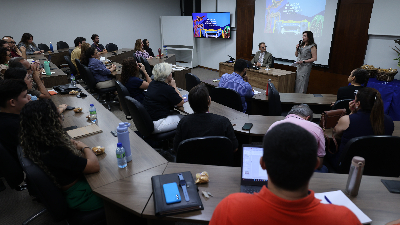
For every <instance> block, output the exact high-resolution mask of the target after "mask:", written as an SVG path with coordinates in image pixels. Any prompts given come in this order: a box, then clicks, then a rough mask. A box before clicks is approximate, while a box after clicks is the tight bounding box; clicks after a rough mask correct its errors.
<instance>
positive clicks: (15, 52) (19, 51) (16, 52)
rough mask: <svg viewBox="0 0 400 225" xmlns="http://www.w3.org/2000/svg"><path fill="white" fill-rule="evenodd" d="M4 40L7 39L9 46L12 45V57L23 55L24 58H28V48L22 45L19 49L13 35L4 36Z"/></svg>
mask: <svg viewBox="0 0 400 225" xmlns="http://www.w3.org/2000/svg"><path fill="white" fill-rule="evenodd" d="M3 40H4V41H7V43H8V46H9V47H10V53H11V58H14V57H23V58H24V59H26V48H25V47H23V46H22V47H21V48H20V49H18V47H17V45H15V41H14V39H13V37H11V36H4V37H3Z"/></svg>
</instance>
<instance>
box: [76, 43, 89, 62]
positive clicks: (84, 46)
mask: <svg viewBox="0 0 400 225" xmlns="http://www.w3.org/2000/svg"><path fill="white" fill-rule="evenodd" d="M90 47H91V46H90V44H89V43H83V44H82V46H81V56H80V57H79V60H80V61H81V63H82V60H83V58H85V52H86V50H88V49H89V48H90Z"/></svg>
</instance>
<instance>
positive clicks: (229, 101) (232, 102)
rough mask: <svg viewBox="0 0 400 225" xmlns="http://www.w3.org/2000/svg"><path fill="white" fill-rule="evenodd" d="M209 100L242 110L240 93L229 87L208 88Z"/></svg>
mask: <svg viewBox="0 0 400 225" xmlns="http://www.w3.org/2000/svg"><path fill="white" fill-rule="evenodd" d="M210 96H211V100H213V101H214V102H217V103H219V104H221V105H224V106H227V107H230V108H232V109H235V110H237V111H240V112H243V106H242V99H241V98H240V95H239V94H238V93H237V92H236V91H234V90H232V89H229V88H221V87H216V88H213V89H211V90H210Z"/></svg>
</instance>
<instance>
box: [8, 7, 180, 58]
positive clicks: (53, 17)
mask: <svg viewBox="0 0 400 225" xmlns="http://www.w3.org/2000/svg"><path fill="white" fill-rule="evenodd" d="M179 2H180V0H168V1H164V0H134V1H133V0H113V1H109V0H41V1H31V0H30V1H28V0H18V4H16V1H2V4H1V7H0V18H1V20H2V21H3V22H2V23H0V36H1V37H3V36H4V35H11V36H13V37H14V40H15V41H16V42H19V41H20V39H21V36H22V34H23V33H26V32H27V33H31V34H32V35H33V37H34V38H33V41H34V42H35V43H36V44H39V43H45V44H47V45H48V44H49V42H50V41H51V42H52V43H53V44H55V43H57V41H65V42H67V43H68V44H69V45H70V46H74V43H73V41H74V39H75V38H76V37H77V36H83V37H85V38H86V41H87V42H89V43H92V40H91V39H90V37H91V35H92V34H93V33H96V34H98V35H99V36H100V43H101V44H103V45H104V46H105V45H106V44H107V43H110V42H112V43H114V44H117V45H118V47H119V48H134V44H135V40H136V39H139V38H140V39H144V38H147V39H148V40H149V41H150V47H151V48H152V49H153V51H154V52H156V51H157V49H158V48H160V47H161V34H160V16H180V6H179ZM1 37H0V38H1Z"/></svg>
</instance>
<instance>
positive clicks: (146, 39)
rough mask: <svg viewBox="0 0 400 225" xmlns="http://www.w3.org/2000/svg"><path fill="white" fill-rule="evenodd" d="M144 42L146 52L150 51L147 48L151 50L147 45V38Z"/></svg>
mask: <svg viewBox="0 0 400 225" xmlns="http://www.w3.org/2000/svg"><path fill="white" fill-rule="evenodd" d="M142 43H143V49H144V50H146V52H148V51H147V50H149V47H147V44H146V43H147V39H143V41H142Z"/></svg>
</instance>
